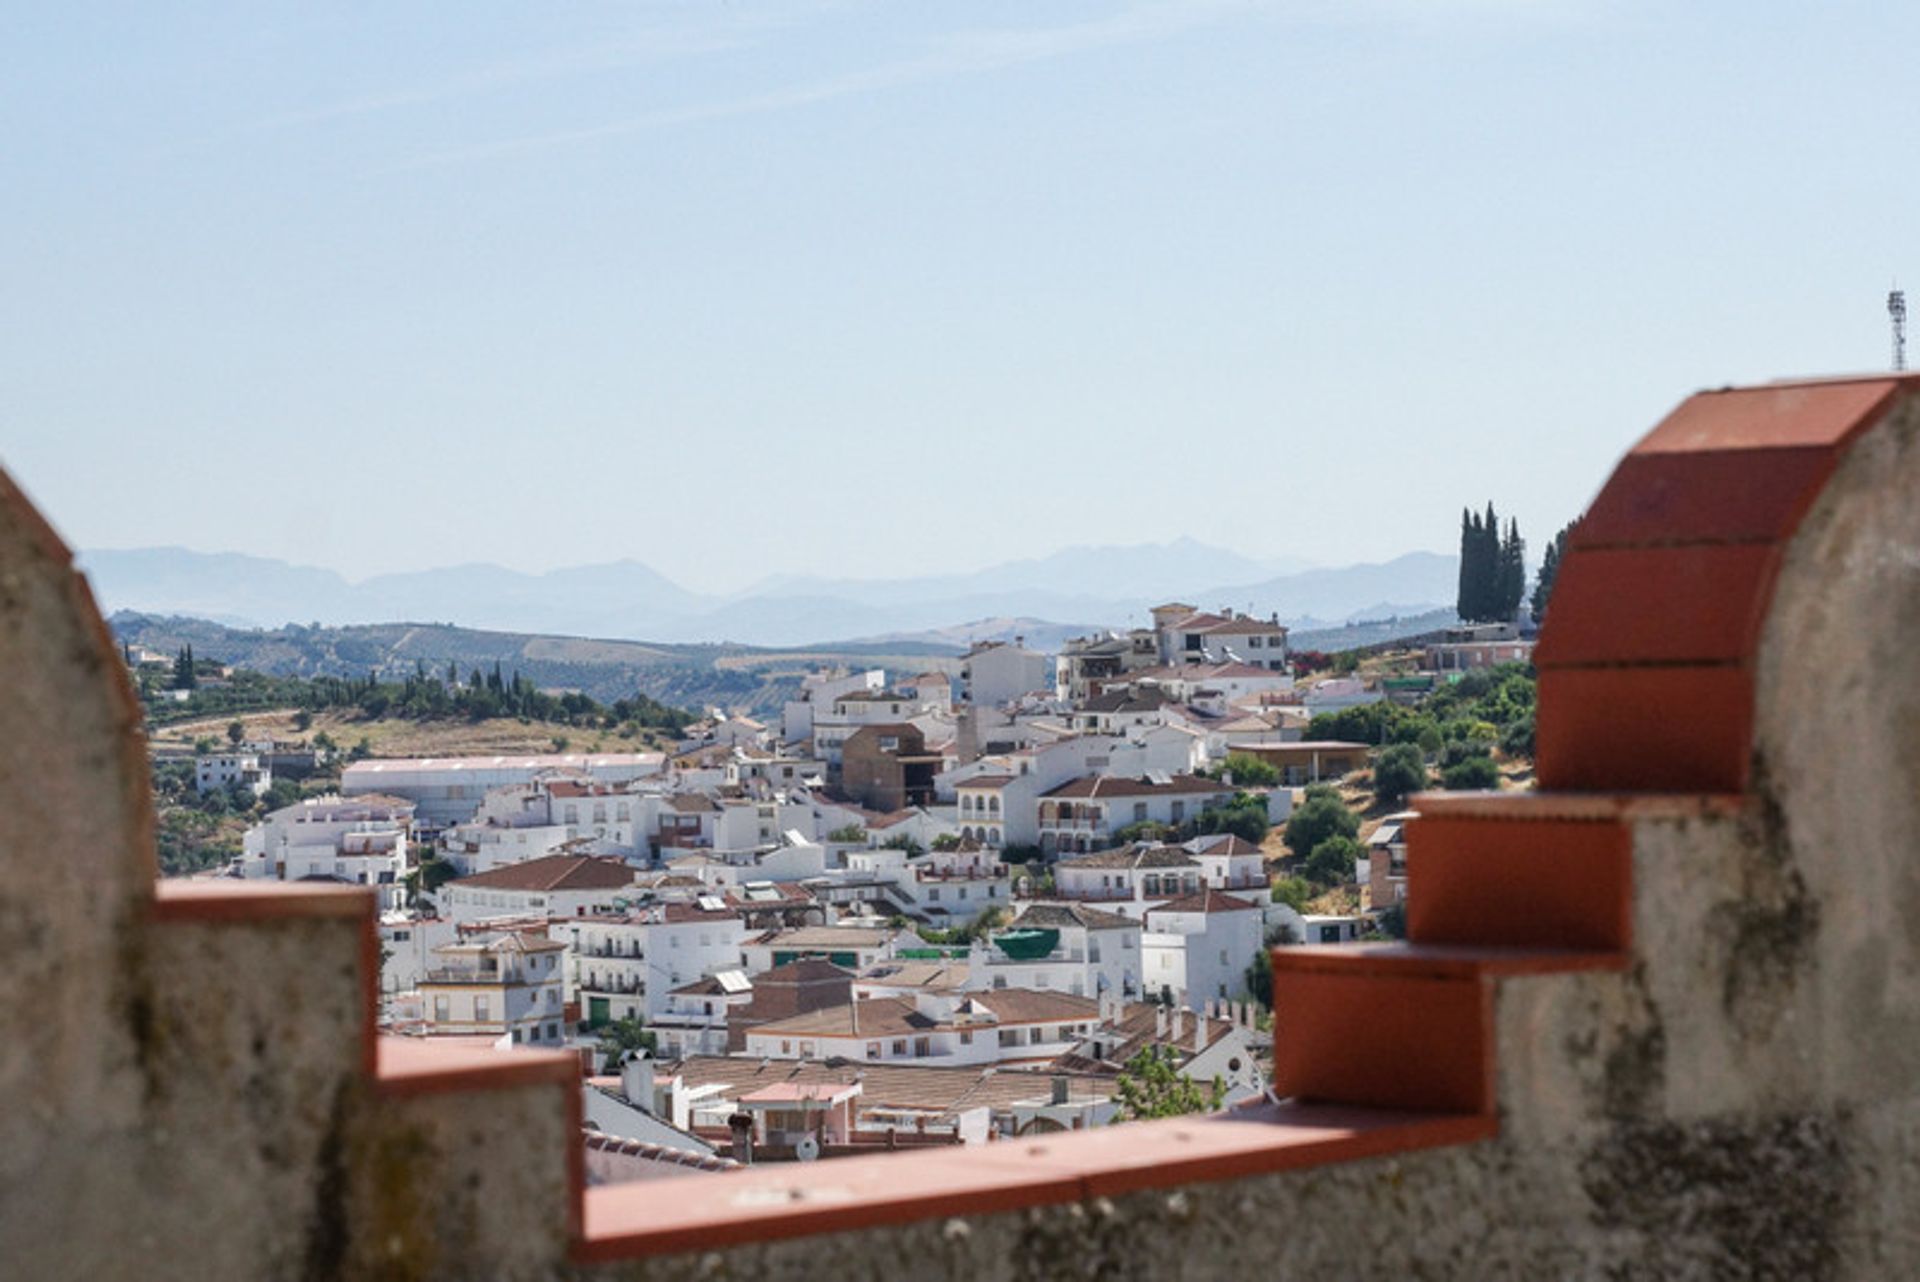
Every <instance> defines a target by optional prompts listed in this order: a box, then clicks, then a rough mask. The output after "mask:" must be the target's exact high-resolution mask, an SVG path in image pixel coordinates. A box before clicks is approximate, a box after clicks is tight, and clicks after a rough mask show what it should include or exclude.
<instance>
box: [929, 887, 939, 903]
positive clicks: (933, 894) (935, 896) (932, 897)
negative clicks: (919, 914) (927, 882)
mask: <svg viewBox="0 0 1920 1282" xmlns="http://www.w3.org/2000/svg"><path fill="white" fill-rule="evenodd" d="M927 902H928V903H933V904H937V903H939V902H940V887H938V886H931V887H929V888H928V889H927Z"/></svg>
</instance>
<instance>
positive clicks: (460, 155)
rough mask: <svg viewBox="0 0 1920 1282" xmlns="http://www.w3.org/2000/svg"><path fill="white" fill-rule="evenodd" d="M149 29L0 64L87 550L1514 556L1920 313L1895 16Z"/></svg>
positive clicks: (866, 557)
mask: <svg viewBox="0 0 1920 1282" xmlns="http://www.w3.org/2000/svg"><path fill="white" fill-rule="evenodd" d="M155 8H156V7H155V6H150V5H138V4H120V5H66V4H41V5H26V4H17V5H14V6H11V11H10V13H9V15H8V18H7V23H6V36H5V39H4V41H0V129H3V130H4V133H5V136H6V139H7V143H6V146H5V147H4V148H0V190H4V192H5V197H4V198H3V199H0V245H3V246H4V249H0V255H4V257H3V259H0V261H3V262H4V272H3V274H0V317H4V320H3V321H0V460H4V462H5V464H6V466H7V467H8V468H9V469H10V470H11V471H13V473H14V474H15V475H16V477H17V478H18V479H19V480H20V481H21V482H22V484H24V485H25V486H26V487H27V489H28V490H29V492H30V493H32V494H33V495H34V496H35V497H36V498H38V499H39V500H40V502H41V503H42V505H43V506H44V507H45V508H46V509H47V510H48V512H49V514H50V515H51V516H52V517H53V519H54V520H55V522H56V524H58V525H59V526H60V527H61V529H62V530H63V532H64V533H65V534H66V535H67V536H68V538H69V539H70V540H71V541H73V542H75V543H76V544H78V545H81V546H87V547H117V546H132V545H143V544H174V543H178V544H185V545H187V546H190V547H196V548H201V549H205V550H238V551H247V552H254V553H258V554H262V555H270V556H280V557H285V558H288V559H291V560H297V561H302V562H307V563H312V564H319V565H326V566H331V567H334V568H337V569H340V570H342V571H345V572H346V573H348V574H350V575H354V576H360V575H365V574H370V573H375V572H379V571H385V570H395V569H409V568H419V567H425V566H431V565H439V564H447V563H452V562H462V561H473V560H492V561H498V562H500V563H503V564H506V565H511V566H515V567H518V568H523V569H536V570H537V569H543V568H547V567H550V566H554V565H560V564H569V563H578V562H582V561H596V560H610V559H615V558H618V557H624V556H632V557H636V558H638V559H641V560H644V561H647V562H649V563H650V564H653V565H654V566H656V567H657V568H659V569H660V570H662V571H664V572H666V573H668V574H670V575H672V576H674V577H676V578H679V579H681V580H682V581H684V582H686V583H687V584H688V585H689V586H693V587H698V588H723V587H730V586H736V585H739V584H741V583H743V582H745V581H747V580H750V579H753V578H756V577H758V576H759V575H761V574H764V573H768V572H772V571H805V570H814V571H818V572H823V573H830V574H858V575H866V574H875V575H878V574H895V573H910V572H913V571H915V570H916V569H929V570H933V569H939V570H946V569H964V568H972V567H975V566H979V565H983V564H986V563H988V562H991V561H996V560H1001V559H1007V558H1012V557H1018V556H1021V555H1027V554H1034V553H1043V552H1047V551H1051V550H1053V549H1054V548H1056V547H1059V546H1062V545H1066V544H1073V543H1089V542H1093V543H1108V542H1139V541H1148V540H1155V541H1157V540H1162V539H1168V538H1173V537H1176V536H1179V535H1183V534H1185V535H1191V536H1193V537H1196V538H1200V539H1203V540H1207V541H1210V542H1217V543H1223V544H1227V545H1229V546H1232V547H1235V548H1238V549H1240V550H1242V551H1245V552H1248V553H1251V554H1256V555H1259V554H1275V555H1277V554H1291V555H1299V556H1305V557H1310V558H1313V559H1315V560H1318V561H1323V562H1347V561H1356V560H1372V559H1378V558H1382V557H1386V556H1390V555H1393V554H1395V553H1398V552H1401V551H1405V550H1408V549H1411V548H1416V547H1428V548H1440V549H1445V548H1448V547H1449V545H1450V544H1451V542H1452V540H1453V538H1454V534H1455V531H1456V528H1457V522H1458V513H1459V509H1460V507H1461V505H1462V504H1463V503H1466V502H1472V503H1476V504H1480V503H1485V502H1486V501H1487V500H1488V499H1492V500H1494V501H1495V502H1496V503H1497V504H1498V505H1499V506H1500V508H1501V510H1502V511H1503V512H1505V511H1509V510H1512V511H1515V512H1517V513H1518V514H1519V516H1520V519H1521V522H1522V525H1523V528H1524V529H1525V530H1526V532H1527V533H1528V534H1529V535H1530V537H1532V539H1533V540H1534V542H1535V544H1536V546H1537V545H1538V541H1539V540H1540V538H1542V537H1544V536H1545V535H1546V534H1547V533H1548V532H1549V531H1550V530H1551V529H1552V528H1553V527H1556V526H1557V525H1558V524H1560V523H1561V522H1562V521H1564V520H1565V519H1566V518H1567V517H1568V516H1570V515H1572V514H1573V513H1574V512H1576V511H1577V510H1578V509H1579V507H1580V506H1581V505H1582V504H1583V503H1584V502H1585V501H1586V500H1587V499H1588V498H1589V497H1590V495H1591V493H1592V491H1593V490H1594V488H1595V487H1596V486H1597V485H1598V483H1599V481H1600V480H1601V478H1602V476H1603V475H1604V473H1605V470H1606V468H1607V467H1608V466H1609V465H1610V464H1611V462H1612V460H1613V459H1614V457H1615V456H1616V455H1617V454H1618V453H1619V452H1620V451H1621V450H1622V449H1623V448H1624V447H1625V446H1626V445H1627V444H1628V443H1629V442H1630V441H1631V440H1632V438H1633V437H1635V436H1636V435H1638V434H1639V433H1640V432H1642V431H1644V430H1645V429H1646V428H1648V427H1649V426H1651V425H1652V423H1653V422H1654V421H1655V419H1657V418H1658V416H1659V415H1660V414H1661V413H1663V412H1664V411H1665V410H1666V409H1667V408H1668V407H1669V406H1670V405H1671V404H1672V403H1674V402H1675V401H1677V400H1678V399H1679V398H1680V397H1681V396H1682V395H1684V394H1685V393H1687V392H1688V391H1690V390H1693V389H1695V388H1697V387H1701V386H1708V385H1715V384H1720V383H1724V382H1731V381H1738V380H1750V379H1756V378H1766V377H1774V376H1784V375H1790V374H1805V373H1815V372H1831V371H1839V370H1855V369H1862V368H1870V367H1876V366H1880V365H1883V364H1884V363H1885V362H1886V360H1887V353H1886V347H1887V343H1886V322H1885V317H1884V312H1883V306H1882V304H1883V296H1884V294H1885V291H1886V289H1887V287H1888V285H1889V282H1890V280H1891V278H1893V277H1895V276H1908V275H1910V276H1911V277H1912V281H1913V283H1914V284H1916V285H1917V286H1920V252H1916V251H1920V239H1917V238H1916V232H1917V231H1920V223H1917V222H1916V214H1917V213H1920V164H1916V163H1915V162H1916V160H1917V159H1920V155H1916V151H1917V147H1916V141H1915V140H1916V136H1920V131H1917V130H1916V124H1917V123H1920V122H1917V121H1916V107H1915V91H1914V84H1913V81H1914V74H1913V69H1914V66H1915V60H1914V52H1913V51H1914V50H1915V49H1916V48H1920V6H1916V5H1907V4H1893V3H1885V4H1879V5H1865V4H1849V3H1844V2H1843V3H1829V4H1822V5H1804V4H1786V3H1759V2H1756V0H1745V2H1743V3H1699V2H1692V3H1686V4H1675V3H1672V0H1643V2H1622V3H1611V4H1610V3H1600V2H1599V0H1567V2H1565V3H1559V2H1556V0H1540V2H1539V3H1521V2H1520V0H1508V2H1501V0H1346V2H1344V3H1332V2H1327V3H1273V4H1258V3H1251V2H1246V3H1222V4H1209V3H1199V2H1194V3H1181V4H1171V5H1151V4H1138V5H1106V4H1091V3H1081V4H1039V3H1033V2H1031V0H1023V2H1021V3H1005V4H989V3H971V2H970V3H964V4H962V3H957V2H952V3H939V4H919V3H916V4H901V3H894V4H887V5H856V4H791V3H781V4H758V3H744V2H741V0H733V2H720V0H702V2H700V3H684V4H624V5H615V4H573V5H546V4H527V3H525V2H524V0H515V2H513V3H481V2H477V0H465V2H463V3H459V4H413V3H407V4H392V3H385V4H378V5H363V6H346V5H326V6H322V5H306V6H303V5H291V4H275V3H265V2H263V0H247V2H246V3H244V4H230V5H223V4H201V5H194V6H181V9H182V10H183V11H182V12H175V13H170V14H163V13H159V12H156V11H155Z"/></svg>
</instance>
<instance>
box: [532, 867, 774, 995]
mask: <svg viewBox="0 0 1920 1282" xmlns="http://www.w3.org/2000/svg"><path fill="white" fill-rule="evenodd" d="M554 933H555V934H556V935H557V936H559V937H560V938H561V939H564V940H566V941H567V944H568V946H569V947H570V949H571V950H572V956H571V959H570V960H571V972H572V973H571V974H570V976H569V982H570V983H571V986H572V992H573V995H574V997H575V999H576V1000H578V1001H579V1003H580V1014H581V1018H583V1019H585V1020H586V1021H587V1022H588V1023H589V1024H603V1023H606V1022H607V1021H608V1020H614V1019H627V1018H638V1019H642V1020H645V1021H647V1022H649V1023H651V1022H652V1021H653V1020H654V1019H655V1018H656V1017H657V1016H659V1015H660V1014H661V1013H663V1012H664V1011H665V1010H666V1009H667V1005H668V998H669V997H670V995H671V994H672V992H673V990H674V989H676V988H681V987H684V986H686V985H688V984H692V983H695V982H696V981H698V980H701V979H705V978H706V977H708V976H709V975H714V974H717V973H719V972H721V971H740V970H742V969H743V965H744V959H743V957H742V956H741V951H740V949H741V945H742V944H743V943H745V942H746V939H747V927H746V923H745V922H744V921H742V920H741V919H740V916H739V914H738V913H735V912H734V911H733V910H732V909H730V908H728V907H727V906H726V904H725V903H724V902H723V901H722V900H720V899H718V898H715V897H713V896H702V897H700V898H699V899H697V900H695V901H694V902H692V903H667V904H647V905H645V906H643V907H639V908H634V909H630V910H628V911H626V912H623V913H598V914H591V915H588V916H586V917H578V918H575V919H573V920H571V921H567V922H562V923H557V924H556V925H555V927H554Z"/></svg>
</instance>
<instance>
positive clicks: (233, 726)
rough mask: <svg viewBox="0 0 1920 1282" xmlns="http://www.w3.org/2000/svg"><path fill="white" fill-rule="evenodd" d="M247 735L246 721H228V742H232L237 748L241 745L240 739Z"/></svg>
mask: <svg viewBox="0 0 1920 1282" xmlns="http://www.w3.org/2000/svg"><path fill="white" fill-rule="evenodd" d="M246 737H247V723H246V722H244V721H239V720H234V721H229V722H227V742H228V743H230V744H232V745H233V746H234V747H236V748H237V747H239V746H240V741H241V740H242V739H244V738H246Z"/></svg>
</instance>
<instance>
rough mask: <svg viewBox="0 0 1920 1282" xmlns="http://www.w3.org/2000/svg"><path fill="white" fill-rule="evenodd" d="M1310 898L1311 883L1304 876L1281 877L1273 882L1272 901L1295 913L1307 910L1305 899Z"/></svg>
mask: <svg viewBox="0 0 1920 1282" xmlns="http://www.w3.org/2000/svg"><path fill="white" fill-rule="evenodd" d="M1312 898H1313V885H1312V883H1310V882H1309V881H1308V880H1307V879H1306V878H1305V877H1281V878H1279V879H1278V880H1276V881H1275V882H1274V883H1273V894H1272V899H1273V902H1274V903H1276V904H1285V905H1286V906H1287V907H1289V908H1291V909H1293V911H1295V912H1297V913H1303V912H1305V911H1307V901H1308V900H1310V899H1312Z"/></svg>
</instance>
